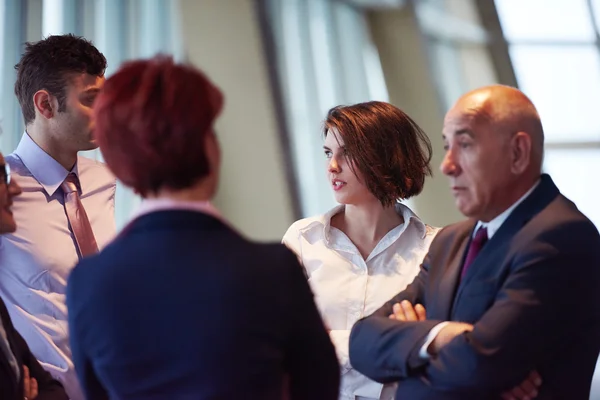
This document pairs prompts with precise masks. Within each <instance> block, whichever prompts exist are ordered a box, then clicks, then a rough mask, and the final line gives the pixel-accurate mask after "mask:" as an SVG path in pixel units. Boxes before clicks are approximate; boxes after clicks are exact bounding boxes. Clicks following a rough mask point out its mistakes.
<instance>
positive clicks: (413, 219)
mask: <svg viewBox="0 0 600 400" xmlns="http://www.w3.org/2000/svg"><path fill="white" fill-rule="evenodd" d="M344 207H345V206H344V205H343V204H342V205H339V206H337V207H334V208H333V209H331V210H329V212H327V213H325V214H324V215H323V217H322V218H321V219H320V221H318V222H320V225H321V226H322V227H323V237H324V238H325V241H327V242H329V232H330V231H331V218H332V217H333V216H334V215H336V214H337V213H339V212H341V211H342V210H343V209H344ZM395 207H396V212H397V213H398V215H400V216H402V219H403V220H404V224H403V225H404V228H403V229H402V231H401V232H400V233H402V232H404V230H406V228H407V227H408V225H409V224H411V223H412V224H414V225H415V226H416V228H417V229H418V230H419V234H420V236H421V239H424V238H425V236H426V235H427V226H426V225H425V223H423V221H421V219H420V218H419V217H418V216H417V214H415V213H414V212H413V211H412V210H411V209H410V208H408V207H407V206H405V205H404V204H402V203H396V205H395ZM311 227H314V225H313V224H311V225H309V226H307V227H306V229H305V230H304V232H305V231H306V230H308V229H310V228H311ZM304 232H302V233H304Z"/></svg>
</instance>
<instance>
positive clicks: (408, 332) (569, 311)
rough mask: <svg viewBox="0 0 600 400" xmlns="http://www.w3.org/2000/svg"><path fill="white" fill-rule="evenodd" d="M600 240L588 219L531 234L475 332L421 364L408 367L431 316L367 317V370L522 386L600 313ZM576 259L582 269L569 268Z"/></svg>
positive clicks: (458, 387) (361, 335) (488, 388)
mask: <svg viewBox="0 0 600 400" xmlns="http://www.w3.org/2000/svg"><path fill="white" fill-rule="evenodd" d="M599 247H600V239H599V238H598V233H597V231H595V229H594V231H592V230H591V229H588V228H584V229H581V226H579V227H577V226H570V227H566V226H563V227H561V228H560V229H555V230H554V231H547V232H544V233H543V234H541V235H540V236H539V237H537V238H533V239H532V240H531V241H528V243H527V248H526V249H523V250H521V251H518V252H515V254H516V256H515V257H514V259H513V260H512V262H511V268H510V272H509V274H508V276H507V278H506V279H505V280H504V282H503V284H502V286H501V288H500V289H499V291H498V293H497V294H496V297H495V300H494V303H493V304H492V305H491V307H490V308H489V309H488V310H487V311H486V312H485V314H483V316H482V317H481V318H480V319H479V320H478V321H476V322H475V323H474V325H473V326H474V329H473V331H472V332H466V333H463V334H461V335H458V336H457V337H455V338H454V339H453V340H452V341H451V342H450V343H449V344H448V345H446V346H444V347H443V348H442V349H441V350H440V351H439V353H438V354H437V356H436V357H433V358H431V359H430V360H429V361H428V362H427V363H425V364H422V365H420V368H419V369H413V370H411V369H410V365H408V366H407V364H410V360H411V357H410V356H409V352H408V351H407V349H408V348H411V347H412V348H413V352H412V354H411V356H414V353H415V351H418V346H415V343H417V342H418V337H419V336H420V335H422V334H423V333H425V334H426V332H427V331H428V330H429V329H431V327H424V326H426V325H427V324H428V323H429V322H430V321H425V322H414V323H403V324H402V323H401V324H398V325H397V326H393V325H392V324H391V323H387V324H386V323H384V322H383V321H381V318H380V317H375V318H372V319H371V320H369V319H367V320H365V321H364V322H363V323H362V324H361V326H359V327H357V331H356V333H354V332H353V336H356V339H357V340H358V339H361V343H363V344H364V343H366V340H372V341H373V345H372V350H371V351H370V352H368V354H364V355H361V356H362V359H365V360H366V361H364V365H365V367H364V369H365V371H366V372H367V373H370V374H372V375H374V376H376V377H378V378H380V379H381V378H382V377H383V378H386V377H390V379H392V378H396V379H401V378H404V377H407V376H409V375H410V374H413V376H414V375H417V376H419V377H420V378H421V381H422V382H424V383H425V384H427V385H428V386H430V387H431V388H432V389H434V390H436V391H444V392H446V393H488V394H489V393H502V392H503V391H505V390H507V389H510V388H512V387H514V386H516V385H518V384H519V383H520V382H522V380H523V379H524V378H525V377H526V376H527V374H528V373H529V372H531V371H532V370H535V368H536V363H537V362H539V360H543V359H545V358H547V357H548V354H554V353H555V349H556V348H560V346H561V345H564V343H569V341H570V340H572V339H571V336H572V334H573V329H574V328H573V327H574V326H585V325H586V324H590V323H592V321H597V320H598V312H599V310H598V306H597V304H599V301H600V299H599V298H598V294H597V293H598V286H599V285H600V271H598V268H597V266H598V265H600V255H599V252H598V248H599ZM574 263H575V264H576V266H577V271H574V270H569V269H565V267H568V266H569V265H573V264H574ZM573 299H577V301H576V302H575V303H574V300H573ZM578 305H586V306H588V308H586V307H579V306H578ZM560 318H562V319H563V320H561V319H560ZM586 321H587V322H586ZM351 340H352V339H351ZM355 347H357V348H358V344H357V346H355ZM597 350H598V349H590V351H596V352H597ZM351 360H353V359H352V353H351ZM353 362H354V361H353ZM355 366H356V365H355ZM386 374H387V375H386Z"/></svg>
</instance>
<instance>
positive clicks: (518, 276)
mask: <svg viewBox="0 0 600 400" xmlns="http://www.w3.org/2000/svg"><path fill="white" fill-rule="evenodd" d="M443 140H444V145H445V146H444V147H445V157H444V160H443V162H442V165H441V171H442V172H443V173H444V174H445V175H447V176H448V178H449V180H450V188H451V190H452V194H453V195H454V199H455V204H456V207H457V208H458V209H459V210H460V212H461V213H462V214H463V215H464V216H465V217H468V220H466V221H463V222H460V223H457V224H454V225H450V226H448V227H446V228H444V229H443V230H442V231H440V232H439V233H438V235H437V237H436V238H435V239H434V241H433V243H432V244H431V247H430V249H429V254H428V255H427V257H426V259H425V261H424V262H423V265H422V267H421V272H420V273H419V275H418V276H417V278H415V280H414V282H413V283H412V284H411V285H410V286H408V287H407V288H406V290H404V291H403V292H401V293H400V294H398V295H397V296H396V297H394V298H393V299H391V300H390V301H389V302H388V303H386V304H385V305H384V306H383V307H382V308H380V309H379V310H378V311H376V312H375V313H374V314H373V315H371V316H369V317H367V318H365V319H363V320H361V321H359V322H357V323H356V325H355V326H354V328H353V329H352V333H351V338H350V361H351V363H352V365H353V366H354V368H355V369H356V370H358V371H360V372H361V373H363V374H365V375H367V376H368V377H370V378H372V379H374V380H376V381H379V382H393V381H400V384H399V386H398V391H397V394H396V399H411V400H418V399H436V400H449V399H460V400H468V399H478V400H479V399H497V398H502V399H509V398H520V399H528V398H537V399H569V400H584V399H585V400H587V399H589V391H590V382H591V378H592V374H593V371H594V365H595V362H596V359H597V357H598V352H599V350H600V236H599V234H598V230H597V229H596V228H595V227H594V225H593V224H592V223H591V222H590V221H589V220H588V219H587V218H586V217H585V216H584V215H583V214H582V213H581V212H579V210H578V209H577V207H576V206H575V204H573V203H572V202H571V201H570V200H568V199H567V198H566V197H564V196H563V195H562V194H561V193H560V192H559V190H558V188H557V187H556V186H555V185H554V183H553V182H552V179H551V178H550V176H548V175H546V174H542V160H543V149H544V133H543V129H542V124H541V122H540V118H539V116H538V113H537V111H536V109H535V107H534V105H533V104H532V103H531V101H530V100H529V99H528V98H527V97H526V96H525V95H524V94H523V93H521V92H520V91H519V90H517V89H514V88H510V87H505V86H489V87H484V88H481V89H478V90H475V91H472V92H469V93H467V94H466V95H464V96H463V97H461V98H460V99H459V100H458V101H457V103H456V104H455V105H454V106H453V107H452V109H451V110H450V111H449V112H448V114H447V115H446V118H445V120H444V128H443ZM540 377H541V380H540ZM540 383H541V384H540Z"/></svg>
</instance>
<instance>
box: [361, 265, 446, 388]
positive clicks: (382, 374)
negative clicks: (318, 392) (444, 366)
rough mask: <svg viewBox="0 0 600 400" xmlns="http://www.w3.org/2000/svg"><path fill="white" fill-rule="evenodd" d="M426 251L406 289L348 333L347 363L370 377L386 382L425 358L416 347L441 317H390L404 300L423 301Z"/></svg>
mask: <svg viewBox="0 0 600 400" xmlns="http://www.w3.org/2000/svg"><path fill="white" fill-rule="evenodd" d="M429 259H430V258H429V255H427V256H426V257H425V260H424V261H423V264H422V265H421V270H420V272H419V274H418V275H417V277H416V278H415V279H414V280H413V282H412V283H411V284H410V285H408V286H407V287H406V289H405V290H403V291H402V292H400V293H399V294H397V295H396V296H394V297H393V298H392V299H391V300H390V301H388V302H387V303H385V304H384V305H383V306H382V307H381V308H379V309H378V310H377V311H375V312H374V313H373V314H372V315H370V316H368V317H366V318H363V319H361V320H359V321H358V322H357V323H356V324H354V327H353V328H352V332H351V333H350V363H351V364H352V366H353V367H354V369H356V370H357V371H359V372H360V373H362V374H363V375H366V376H368V377H369V378H371V379H373V380H375V381H377V382H381V383H389V382H394V381H398V380H400V379H402V378H406V377H408V376H410V375H411V374H412V373H414V372H415V371H418V370H420V369H421V368H422V367H423V366H424V365H425V364H426V363H427V360H424V359H421V358H420V357H419V350H420V348H421V346H422V345H423V343H424V342H425V338H426V336H427V334H428V333H429V331H430V330H431V329H432V328H433V327H434V326H436V325H437V324H438V323H440V322H443V321H438V320H427V321H422V322H402V321H397V320H391V319H389V315H390V314H392V306H393V305H394V304H396V303H399V302H401V301H403V300H408V301H410V302H411V303H412V304H413V305H414V304H419V303H420V304H423V305H424V306H425V308H427V304H426V302H425V287H426V285H427V280H428V276H429Z"/></svg>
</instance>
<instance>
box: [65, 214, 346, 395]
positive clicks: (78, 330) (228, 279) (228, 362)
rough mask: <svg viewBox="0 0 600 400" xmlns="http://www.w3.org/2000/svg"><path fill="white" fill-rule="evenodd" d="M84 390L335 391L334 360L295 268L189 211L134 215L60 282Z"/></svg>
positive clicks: (283, 255) (292, 259)
mask: <svg viewBox="0 0 600 400" xmlns="http://www.w3.org/2000/svg"><path fill="white" fill-rule="evenodd" d="M67 305H68V307H69V327H70V336H71V347H72V350H73V359H74V362H75V367H76V370H77V372H78V375H79V379H80V381H81V384H82V386H83V390H84V392H85V394H86V396H87V398H88V399H101V398H106V397H107V395H109V396H110V397H111V398H115V399H128V400H135V399H143V400H152V399H194V400H201V399H215V400H216V399H250V400H251V399H257V400H270V399H281V398H282V395H283V393H284V382H285V385H289V391H287V393H288V394H289V395H288V396H287V398H290V399H332V400H333V399H337V393H338V386H339V367H338V364H337V359H336V356H335V350H334V348H333V346H332V344H331V341H330V340H329V336H328V334H327V332H326V330H325V328H324V325H323V323H322V321H321V318H320V316H319V314H318V311H317V308H316V306H315V304H314V301H313V296H312V293H311V291H310V288H309V286H308V283H307V281H306V279H305V277H304V275H303V272H302V267H301V266H300V264H299V263H298V261H297V259H296V256H294V254H293V253H292V252H291V251H289V250H288V249H287V248H285V246H283V245H281V244H256V243H252V242H249V241H248V240H246V239H244V238H242V237H241V236H240V235H239V234H237V233H236V232H234V231H233V230H232V229H230V228H229V227H227V226H226V225H225V224H223V223H222V222H221V221H220V220H218V219H216V218H214V217H212V216H209V215H207V214H203V213H200V212H195V211H185V210H169V211H157V212H153V213H151V214H147V215H144V216H141V217H139V218H138V219H136V220H135V221H134V222H133V223H132V224H131V225H130V226H129V227H127V228H126V229H125V232H124V233H122V234H121V235H120V236H119V237H118V238H117V239H116V240H115V241H114V242H113V243H112V244H110V245H109V246H108V247H107V248H106V249H104V250H103V251H102V252H101V253H100V254H99V255H97V256H94V257H91V258H88V259H85V260H83V261H82V262H81V263H80V264H79V265H78V266H77V267H76V268H75V269H74V271H73V272H72V273H71V275H70V278H69V282H68V286H67Z"/></svg>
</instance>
